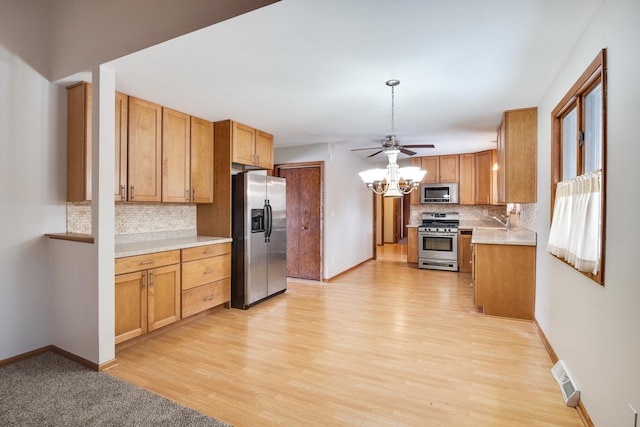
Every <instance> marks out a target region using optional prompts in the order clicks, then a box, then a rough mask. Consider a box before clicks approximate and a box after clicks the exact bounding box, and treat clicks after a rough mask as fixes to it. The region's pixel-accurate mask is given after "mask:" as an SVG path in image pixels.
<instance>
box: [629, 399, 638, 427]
mask: <svg viewBox="0 0 640 427" xmlns="http://www.w3.org/2000/svg"><path fill="white" fill-rule="evenodd" d="M629 409H630V410H631V413H632V414H633V427H638V411H636V410H635V409H634V408H633V406H631V403H629Z"/></svg>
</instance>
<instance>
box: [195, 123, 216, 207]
mask: <svg viewBox="0 0 640 427" xmlns="http://www.w3.org/2000/svg"><path fill="white" fill-rule="evenodd" d="M191 202H192V203H213V123H212V122H209V121H207V120H202V119H198V118H197V117H191Z"/></svg>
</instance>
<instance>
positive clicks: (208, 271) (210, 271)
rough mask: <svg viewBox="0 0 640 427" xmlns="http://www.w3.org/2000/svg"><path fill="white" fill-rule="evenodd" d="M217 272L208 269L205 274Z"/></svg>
mask: <svg viewBox="0 0 640 427" xmlns="http://www.w3.org/2000/svg"><path fill="white" fill-rule="evenodd" d="M215 272H216V270H207V271H205V272H204V274H211V273H215Z"/></svg>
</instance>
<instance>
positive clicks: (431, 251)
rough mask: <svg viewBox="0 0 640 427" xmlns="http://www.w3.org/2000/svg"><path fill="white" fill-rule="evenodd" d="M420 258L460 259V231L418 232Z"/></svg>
mask: <svg viewBox="0 0 640 427" xmlns="http://www.w3.org/2000/svg"><path fill="white" fill-rule="evenodd" d="M418 258H419V259H431V260H444V261H458V233H448V232H445V233H438V232H429V231H422V232H419V233H418Z"/></svg>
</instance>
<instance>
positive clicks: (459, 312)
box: [107, 245, 582, 427]
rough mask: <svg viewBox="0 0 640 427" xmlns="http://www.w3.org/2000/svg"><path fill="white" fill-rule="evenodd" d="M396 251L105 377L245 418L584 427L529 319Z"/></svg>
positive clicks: (162, 343)
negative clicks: (494, 306) (497, 314)
mask: <svg viewBox="0 0 640 427" xmlns="http://www.w3.org/2000/svg"><path fill="white" fill-rule="evenodd" d="M404 250H406V246H404V245H385V246H384V248H383V250H381V251H380V252H379V258H378V260H377V261H369V262H367V263H365V264H364V265H362V266H360V267H358V268H356V269H354V270H353V271H350V272H348V273H346V274H344V275H343V276H341V277H339V278H337V279H336V280H335V281H334V282H332V283H319V282H305V281H296V280H290V281H289V287H288V290H287V292H286V293H284V294H282V295H279V296H276V297H275V298H272V299H270V300H268V301H265V302H263V303H261V304H259V305H257V306H255V307H252V308H250V309H249V310H247V311H243V310H237V309H230V310H228V309H223V308H220V309H216V310H215V311H214V313H213V314H212V315H210V316H207V317H204V318H202V319H199V320H197V321H195V322H192V323H190V324H187V325H183V326H181V327H179V328H176V329H174V330H172V331H169V332H167V333H165V334H162V335H159V336H157V337H154V338H152V339H149V340H147V341H144V342H141V343H138V344H136V345H134V346H131V347H129V348H125V349H122V350H120V351H118V352H117V354H116V358H117V359H118V361H119V362H120V364H119V365H118V366H117V367H115V368H113V369H110V370H109V371H107V372H109V373H110V374H112V375H114V376H117V377H119V378H122V379H123V380H126V381H129V382H131V383H134V384H137V385H139V386H141V387H143V388H146V389H148V390H151V391H153V392H156V393H158V394H161V395H163V396H165V397H168V398H169V399H172V400H175V401H177V402H180V403H182V404H183V405H186V406H189V407H191V408H194V409H196V410H198V411H200V412H203V413H205V414H208V415H211V416H212V417H215V418H218V419H221V420H224V421H226V422H228V423H230V424H233V425H235V426H237V427H241V426H272V425H291V426H314V425H318V426H320V425H322V426H432V425H433V426H436V425H437V426H510V427H511V426H581V425H582V423H581V421H580V418H579V416H578V414H577V412H576V411H575V410H574V409H571V408H568V407H566V406H565V405H564V404H563V402H562V396H561V394H560V390H559V388H558V386H557V384H556V382H555V381H554V379H553V377H552V376H551V373H550V369H551V366H552V363H551V360H550V359H549V356H548V355H547V353H546V351H545V349H544V347H543V345H542V343H541V341H540V339H539V337H538V336H537V334H536V333H535V331H534V328H533V326H532V324H531V323H529V322H524V321H516V320H507V319H501V318H491V317H484V316H483V315H482V314H481V313H480V312H479V310H478V309H477V308H476V307H474V306H473V303H472V289H471V288H470V287H469V280H470V276H469V275H468V274H458V273H450V272H437V271H429V270H418V269H417V268H415V267H409V266H408V265H407V264H406V262H404V259H406V258H405V256H404V255H403V251H404Z"/></svg>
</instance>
